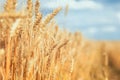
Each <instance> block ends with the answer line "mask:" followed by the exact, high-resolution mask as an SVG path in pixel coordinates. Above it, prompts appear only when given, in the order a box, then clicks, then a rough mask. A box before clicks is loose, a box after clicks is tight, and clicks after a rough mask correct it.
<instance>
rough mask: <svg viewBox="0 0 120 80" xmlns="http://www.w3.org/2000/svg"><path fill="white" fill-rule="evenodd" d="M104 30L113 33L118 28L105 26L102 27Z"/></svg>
mask: <svg viewBox="0 0 120 80" xmlns="http://www.w3.org/2000/svg"><path fill="white" fill-rule="evenodd" d="M102 31H103V32H109V33H112V32H116V31H117V28H116V27H115V26H105V27H104V28H102Z"/></svg>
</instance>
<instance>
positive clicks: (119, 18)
mask: <svg viewBox="0 0 120 80" xmlns="http://www.w3.org/2000/svg"><path fill="white" fill-rule="evenodd" d="M117 18H118V20H119V21H120V12H118V13H117Z"/></svg>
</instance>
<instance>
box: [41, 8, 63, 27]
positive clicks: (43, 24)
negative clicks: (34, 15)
mask: <svg viewBox="0 0 120 80" xmlns="http://www.w3.org/2000/svg"><path fill="white" fill-rule="evenodd" d="M61 9H62V8H61V7H58V8H56V9H55V10H54V11H53V12H52V13H51V14H48V15H47V16H46V18H45V20H44V21H43V22H42V24H41V27H45V26H46V25H47V24H48V23H49V22H50V21H51V20H52V19H53V18H54V16H56V15H57V14H58V13H59V12H60V11H61Z"/></svg>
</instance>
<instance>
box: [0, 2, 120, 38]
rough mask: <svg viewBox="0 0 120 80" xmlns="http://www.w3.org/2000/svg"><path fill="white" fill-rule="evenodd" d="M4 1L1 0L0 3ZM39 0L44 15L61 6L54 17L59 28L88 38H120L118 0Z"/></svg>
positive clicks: (20, 4) (22, 3)
mask: <svg viewBox="0 0 120 80" xmlns="http://www.w3.org/2000/svg"><path fill="white" fill-rule="evenodd" d="M4 1H5V0H1V2H0V4H1V3H3V2H4ZM25 1H26V0H19V3H18V6H22V7H23V6H24V5H25ZM33 1H35V0H33ZM40 2H41V11H42V13H43V14H44V15H47V14H48V13H50V12H51V11H52V10H53V9H55V8H57V7H59V6H61V7H63V10H62V11H61V12H60V13H59V14H58V15H57V16H56V17H55V19H56V21H57V23H58V24H59V25H60V27H61V28H65V29H67V30H69V31H71V32H75V31H80V32H82V34H83V35H84V36H85V37H87V38H90V39H97V40H120V0H40ZM66 5H68V6H69V12H68V15H67V16H65V15H64V12H65V7H66ZM1 6H2V5H1Z"/></svg>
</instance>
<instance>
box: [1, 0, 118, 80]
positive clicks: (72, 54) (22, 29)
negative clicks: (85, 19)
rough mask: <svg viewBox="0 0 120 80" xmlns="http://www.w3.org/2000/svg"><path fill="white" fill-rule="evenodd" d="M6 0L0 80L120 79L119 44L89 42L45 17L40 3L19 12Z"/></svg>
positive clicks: (2, 28)
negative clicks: (60, 27)
mask: <svg viewBox="0 0 120 80" xmlns="http://www.w3.org/2000/svg"><path fill="white" fill-rule="evenodd" d="M16 3H17V1H16V0H7V1H6V4H5V7H4V12H1V13H0V80H120V78H119V76H120V75H119V73H120V63H119V62H120V58H119V57H120V54H119V53H120V51H119V48H120V42H97V41H90V40H86V39H84V38H83V37H82V35H81V33H79V32H76V33H70V32H68V31H66V30H61V29H59V28H58V25H57V24H56V23H55V22H54V21H53V20H52V19H53V18H54V16H56V15H57V13H58V12H59V11H60V10H61V8H57V9H55V10H54V11H53V12H52V13H51V14H48V15H47V17H45V18H44V17H42V14H41V12H39V10H40V3H39V0H36V3H35V5H33V3H32V0H27V5H26V9H25V10H21V11H18V12H17V11H16Z"/></svg>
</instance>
